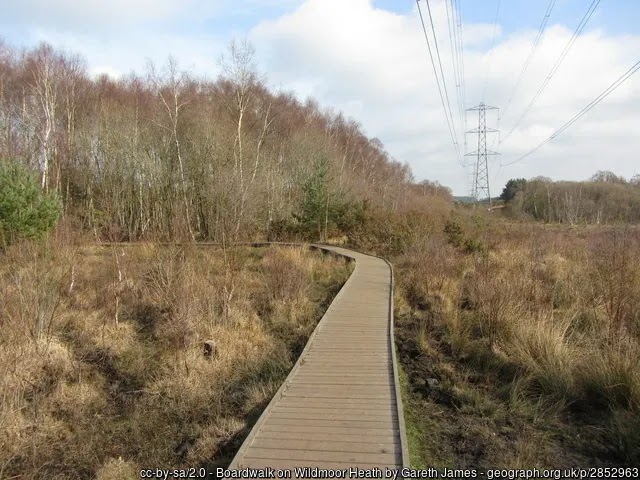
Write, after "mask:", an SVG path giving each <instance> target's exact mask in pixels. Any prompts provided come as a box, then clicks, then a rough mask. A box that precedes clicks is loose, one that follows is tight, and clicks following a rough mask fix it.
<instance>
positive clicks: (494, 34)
mask: <svg viewBox="0 0 640 480" xmlns="http://www.w3.org/2000/svg"><path fill="white" fill-rule="evenodd" d="M499 15H500V0H498V5H497V7H496V18H495V20H494V21H493V36H492V37H491V48H490V49H489V61H488V62H487V72H486V74H485V78H484V89H483V90H482V101H483V102H484V97H485V94H486V93H487V85H488V84H489V72H490V71H491V60H492V59H493V46H494V44H495V41H496V29H497V28H498V17H499Z"/></svg>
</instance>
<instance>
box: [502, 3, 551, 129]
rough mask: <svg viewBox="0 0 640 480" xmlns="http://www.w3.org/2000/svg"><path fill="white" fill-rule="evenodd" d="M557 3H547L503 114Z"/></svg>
mask: <svg viewBox="0 0 640 480" xmlns="http://www.w3.org/2000/svg"><path fill="white" fill-rule="evenodd" d="M555 4H556V0H551V1H550V2H549V5H547V10H546V11H545V13H544V17H543V18H542V22H541V23H540V27H539V28H538V34H537V35H536V39H535V40H534V42H533V45H532V47H531V50H530V51H529V55H528V56H527V59H526V60H525V62H524V65H523V66H522V70H521V71H520V75H519V76H518V80H517V81H516V84H515V86H514V87H513V90H512V91H511V95H510V96H509V100H508V101H507V105H506V106H505V107H504V109H503V110H502V116H504V115H505V114H506V113H507V110H508V109H509V106H510V105H511V102H512V101H513V96H514V95H515V93H516V91H517V90H518V87H519V86H520V83H521V82H522V79H523V78H524V74H525V73H526V71H527V69H528V68H529V64H530V63H531V60H532V59H533V56H534V55H535V53H536V51H537V50H538V45H539V44H540V39H541V38H542V34H543V33H544V31H545V29H546V28H547V22H548V21H549V16H550V15H551V12H552V11H553V7H554V6H555Z"/></svg>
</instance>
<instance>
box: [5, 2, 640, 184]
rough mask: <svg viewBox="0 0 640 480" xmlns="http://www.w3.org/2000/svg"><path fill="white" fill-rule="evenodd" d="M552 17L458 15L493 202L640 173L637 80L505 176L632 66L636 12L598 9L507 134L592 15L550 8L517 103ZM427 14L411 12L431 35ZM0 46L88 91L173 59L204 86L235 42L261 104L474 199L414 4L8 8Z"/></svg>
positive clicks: (509, 12)
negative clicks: (338, 130) (355, 132)
mask: <svg viewBox="0 0 640 480" xmlns="http://www.w3.org/2000/svg"><path fill="white" fill-rule="evenodd" d="M549 1H550V0H502V1H499V0H457V3H458V4H459V5H460V11H461V17H462V29H463V50H464V66H465V81H464V84H465V86H466V88H465V97H466V105H465V107H467V108H469V107H472V106H475V105H477V104H478V103H479V102H481V101H483V100H484V102H485V103H486V104H489V105H492V106H496V107H498V110H494V111H490V112H488V113H487V125H488V126H490V127H493V128H497V129H500V131H501V133H500V134H499V136H498V134H491V135H489V137H488V144H489V146H490V147H492V148H493V150H496V151H498V152H500V153H501V155H499V156H494V157H491V159H490V163H489V178H490V182H491V193H492V196H494V195H498V194H499V193H500V191H501V189H502V187H503V186H504V184H505V183H506V181H507V180H508V179H510V178H519V177H525V178H532V177H535V176H545V177H550V178H552V179H556V180H559V179H565V180H584V179H587V178H589V177H590V176H591V175H593V174H594V173H595V172H596V171H598V170H611V171H613V172H614V173H616V174H618V175H622V176H624V177H626V178H630V177H631V176H633V175H634V174H637V173H640V167H639V166H638V165H640V162H638V157H639V155H638V152H640V73H638V74H636V75H635V76H633V77H631V78H630V79H629V80H628V81H627V82H625V83H624V84H623V85H622V86H621V87H620V88H618V89H617V90H616V91H615V92H613V93H612V94H611V95H610V96H608V97H607V98H606V100H605V101H603V102H602V103H601V104H599V105H598V106H596V107H595V108H594V109H593V110H591V111H590V112H589V113H588V114H587V115H586V116H584V117H583V118H582V119H581V120H579V121H578V122H576V123H575V124H574V125H573V126H571V128H569V129H568V130H567V131H566V132H565V133H563V134H562V135H561V136H559V137H557V138H556V139H554V140H553V141H552V142H550V143H548V144H546V145H545V146H543V147H542V148H540V149H539V150H538V151H536V152H535V153H533V154H532V155H530V156H528V157H526V158H525V159H523V160H521V161H518V162H516V163H513V164H511V165H507V164H508V163H512V162H514V161H515V160H517V159H518V158H519V157H521V156H522V155H523V154H525V153H527V152H529V151H530V150H531V149H533V148H534V147H536V146H537V145H538V144H540V143H541V142H542V141H543V140H545V139H546V138H548V137H549V136H550V135H551V134H552V133H553V132H554V131H555V130H557V129H558V128H559V127H561V126H562V125H563V124H565V123H566V122H567V121H568V120H570V119H571V118H572V117H573V116H574V115H575V114H576V113H577V112H579V111H580V110H581V109H582V108H583V107H585V106H586V105H587V104H589V103H590V102H591V101H592V100H593V99H594V98H595V97H596V96H597V95H599V94H600V93H601V92H602V91H603V90H604V89H606V88H607V87H608V86H609V85H611V84H612V83H613V82H614V81H615V80H616V79H617V78H618V77H619V76H620V75H622V74H623V73H624V72H626V71H627V70H628V69H629V68H631V67H632V66H633V65H634V64H635V63H636V62H638V61H639V60H640V58H639V57H640V25H639V22H638V21H637V19H638V18H640V2H638V1H637V0H616V1H612V0H602V1H601V2H600V4H599V5H598V7H597V9H596V10H595V13H594V15H593V16H592V17H591V19H590V21H589V23H588V24H587V25H586V27H585V29H584V31H583V32H582V34H581V35H580V37H578V39H577V41H576V42H575V44H574V45H573V47H572V49H571V50H570V51H569V53H568V55H567V57H566V59H565V60H564V61H563V63H562V64H561V65H560V68H559V69H558V70H557V72H556V74H555V75H554V76H553V77H552V78H551V80H550V81H549V84H548V86H547V88H546V89H545V90H544V91H543V93H542V94H541V95H540V97H539V99H538V100H537V102H536V103H535V104H534V105H533V107H532V108H531V109H530V111H529V113H528V114H527V115H526V116H524V117H523V118H522V120H521V121H520V122H517V120H518V119H519V118H520V117H521V115H522V113H523V112H524V111H525V110H526V107H527V105H528V104H529V103H530V101H531V100H532V98H533V97H534V95H535V93H536V92H537V91H538V89H539V87H540V85H541V84H542V83H543V81H544V80H545V78H547V76H548V74H549V71H550V70H551V67H552V66H553V65H554V63H555V62H556V59H557V58H558V56H559V55H560V53H561V52H562V50H563V48H564V47H565V45H566V44H567V42H568V41H569V39H570V38H571V36H572V34H573V32H574V30H575V28H576V26H577V25H578V23H579V22H580V20H581V19H582V17H583V15H584V14H585V12H586V11H587V8H588V7H589V5H590V4H591V3H592V1H593V0H556V2H555V5H554V8H553V10H552V12H551V14H550V16H549V20H548V23H547V28H546V30H545V33H544V36H543V37H542V39H541V41H540V43H539V46H538V48H537V50H536V53H535V55H534V56H533V58H532V61H531V63H530V65H529V67H528V69H527V71H526V73H525V75H524V76H523V77H522V81H521V82H520V83H519V84H518V87H517V89H515V90H514V88H515V86H516V83H517V80H518V78H519V74H520V72H521V71H522V68H523V65H524V62H525V59H526V58H527V56H528V54H529V52H530V51H531V48H532V45H533V43H534V40H535V38H536V34H537V32H538V27H539V25H540V23H541V21H542V19H543V16H544V14H545V11H546V9H547V5H548V3H549ZM425 2H426V0H420V6H421V9H422V12H423V15H425V20H426V21H427V27H428V28H429V23H428V22H429V20H428V16H427V8H426V3H425ZM429 5H430V8H431V12H432V14H433V21H434V26H435V30H436V36H437V40H438V46H439V50H440V54H441V58H442V64H443V69H444V72H445V82H446V87H447V91H448V93H449V97H450V102H451V109H452V111H453V117H454V124H455V126H456V135H457V137H458V139H459V145H460V147H461V150H464V141H463V139H464V138H465V135H464V133H463V132H464V131H465V130H468V129H472V128H476V127H477V121H478V120H477V113H472V112H469V113H468V114H467V115H466V120H465V119H464V116H461V115H459V114H458V112H460V107H459V106H458V104H457V98H458V95H457V88H456V82H455V80H454V75H453V62H452V61H451V57H452V55H451V48H450V44H449V31H448V28H447V9H446V4H445V1H444V0H430V2H429ZM498 5H499V8H498ZM496 20H497V22H496ZM0 37H3V38H4V40H5V41H6V42H7V43H9V44H11V45H13V46H16V47H31V46H34V45H37V44H38V43H39V42H42V41H45V42H48V43H50V44H52V45H53V46H55V47H57V48H61V49H64V50H66V51H68V52H72V53H78V54H80V55H82V56H83V57H84V58H85V59H86V62H87V65H88V69H89V72H90V73H91V74H93V75H97V74H100V73H107V74H109V75H111V76H114V77H118V76H121V75H126V74H128V73H130V72H132V71H135V72H137V73H144V71H145V68H146V65H147V63H148V61H152V62H154V63H155V64H157V65H162V64H163V63H166V61H167V58H168V56H169V55H172V56H173V57H175V58H176V59H177V60H178V63H179V65H180V67H181V68H183V69H185V70H188V71H191V72H192V73H193V74H196V75H199V76H202V77H206V78H210V79H215V78H216V77H217V75H218V74H219V73H220V62H219V60H220V57H221V55H222V54H224V52H225V50H226V49H227V47H228V45H229V42H230V41H231V40H232V39H234V38H235V39H239V40H243V39H248V40H249V41H250V42H251V43H252V44H253V45H254V47H255V49H256V56H257V58H256V60H257V65H258V68H259V71H260V73H261V74H262V75H263V76H264V78H265V79H266V82H267V83H268V85H269V86H270V87H271V88H273V89H274V90H278V91H292V92H294V94H295V95H296V96H297V97H298V98H299V99H300V100H302V101H304V100H305V99H306V98H307V97H314V98H315V99H317V100H318V101H319V103H320V104H321V105H322V106H323V107H326V108H327V109H332V110H334V111H342V112H344V114H345V115H346V116H347V117H352V118H354V119H355V120H356V121H358V122H359V123H360V125H362V128H363V130H364V132H365V133H366V134H367V135H368V136H370V137H377V138H379V139H380V140H381V141H382V142H383V143H384V145H385V147H386V148H387V150H388V152H389V153H390V155H391V156H392V157H393V158H394V159H396V160H398V161H401V162H406V163H408V164H409V165H410V166H411V169H412V171H413V173H414V176H415V178H416V180H418V181H419V180H423V179H430V180H437V181H439V182H440V183H442V184H443V185H447V186H449V187H450V188H452V190H453V192H454V194H456V195H466V194H468V192H469V188H470V178H471V167H470V164H471V163H472V162H473V157H466V164H467V165H463V164H461V162H460V159H459V158H458V157H457V155H456V153H455V149H454V145H453V141H452V139H451V136H450V134H449V130H448V128H447V123H446V117H445V113H444V109H443V106H442V104H441V100H440V97H439V95H438V88H437V84H436V79H435V76H434V72H433V68H432V65H431V61H430V59H429V53H428V49H427V43H426V41H425V38H424V33H423V31H422V26H421V24H420V18H419V15H418V9H417V6H416V2H415V1H413V0H110V1H108V2H106V1H104V0H57V1H56V2H51V1H50V0H2V3H1V4H0ZM432 45H433V44H432ZM509 99H511V100H512V101H511V102H509ZM507 107H508V108H507ZM514 127H516V128H515V129H514ZM512 130H513V131H512ZM511 131H512V133H511V135H509V136H507V134H508V133H509V132H511ZM466 139H467V141H468V147H467V150H466V151H472V150H474V149H475V147H474V146H473V145H474V144H475V143H477V138H476V137H475V136H474V135H472V134H467V135H466ZM463 160H464V159H463ZM462 163H465V162H464V161H463V162H462Z"/></svg>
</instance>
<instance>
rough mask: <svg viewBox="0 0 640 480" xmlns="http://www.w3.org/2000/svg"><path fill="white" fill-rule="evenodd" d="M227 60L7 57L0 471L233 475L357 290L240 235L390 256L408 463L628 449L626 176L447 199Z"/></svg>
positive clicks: (237, 61)
mask: <svg viewBox="0 0 640 480" xmlns="http://www.w3.org/2000/svg"><path fill="white" fill-rule="evenodd" d="M221 67H222V74H221V75H220V77H219V78H217V79H215V80H202V79H198V78H195V77H194V76H192V75H191V74H189V73H188V72H184V71H182V70H180V69H179V67H178V65H177V63H176V62H175V61H169V62H168V63H167V65H166V66H164V67H162V68H156V67H153V66H150V67H149V68H148V70H147V72H146V73H145V75H144V76H137V75H133V74H132V75H130V76H128V77H124V78H121V79H118V80H114V79H112V78H109V77H107V76H100V77H98V78H91V77H90V76H89V75H88V73H87V71H86V67H85V66H84V62H83V61H82V59H80V58H78V57H76V56H74V55H70V54H67V53H64V52H59V51H56V50H54V49H53V48H51V47H50V46H47V45H42V46H39V47H37V48H35V49H31V50H24V51H22V50H17V49H13V48H11V47H9V46H7V45H4V44H1V43H0V159H1V160H2V163H1V167H0V168H1V170H0V182H1V183H0V234H1V235H2V238H1V240H2V244H1V245H0V295H1V298H2V303H1V304H0V378H1V379H2V383H1V384H0V393H1V395H0V477H3V476H6V477H9V478H11V477H12V476H16V475H22V476H23V477H26V478H43V477H50V478H53V477H56V476H57V477H59V478H91V477H92V476H97V477H98V478H102V479H107V478H128V477H131V478H135V470H136V468H139V467H142V466H151V465H162V466H165V467H169V466H178V465H191V466H193V465H223V464H225V462H228V461H229V459H230V457H231V456H232V455H233V453H234V449H235V448H237V446H238V445H239V442H241V440H242V438H243V436H244V435H245V434H246V432H247V429H248V428H249V427H250V425H251V422H252V421H254V420H255V418H257V415H258V414H259V413H260V411H261V409H262V408H263V407H264V405H265V403H266V401H268V399H269V398H270V395H271V394H272V393H273V392H274V391H275V389H276V388H277V387H278V385H279V383H280V382H281V380H282V379H283V378H284V376H285V375H286V373H287V371H288V369H289V368H290V367H291V365H292V362H293V361H294V360H295V358H296V355H297V354H298V353H299V352H300V350H301V347H302V346H303V345H304V342H305V341H306V340H305V339H306V338H307V336H308V334H309V333H310V332H311V330H312V329H313V327H314V325H315V322H316V321H317V320H318V319H319V318H320V314H321V312H322V310H323V308H324V307H325V306H326V304H327V302H328V301H330V298H331V296H332V295H333V294H334V293H335V292H336V291H337V288H338V287H339V285H340V284H341V283H342V282H343V281H344V279H345V278H346V277H347V276H348V267H347V266H345V265H344V264H342V263H341V262H339V261H336V260H329V259H328V258H320V257H319V256H316V255H315V254H313V253H311V252H308V251H306V250H304V249H284V250H278V249H271V248H270V249H250V248H245V247H238V246H235V247H233V246H231V245H232V244H233V243H234V242H241V241H253V240H286V241H300V240H303V241H304V240H312V241H335V242H341V243H343V244H346V245H349V246H352V247H355V248H358V249H361V250H364V251H368V252H372V253H377V254H379V255H382V256H385V257H386V258H388V259H390V260H391V261H392V262H393V263H394V264H395V276H396V279H397V290H396V292H395V297H396V301H395V305H396V325H397V332H396V334H397V336H396V340H397V349H398V353H399V360H400V362H401V367H402V369H403V370H404V376H403V380H404V395H405V398H404V401H405V404H406V412H407V423H408V428H409V434H410V439H411V451H412V461H413V463H414V464H415V465H424V466H433V465H436V464H440V465H447V466H452V465H455V466H463V465H464V466H505V467H506V466H534V465H537V466H557V467H560V466H568V465H574V466H578V465H579V466H584V465H587V464H589V465H630V464H633V463H637V462H638V461H640V459H639V458H638V452H640V436H639V435H638V432H639V431H640V374H639V373H638V372H640V317H639V316H638V315H639V313H638V312H640V232H639V231H638V229H637V227H636V226H634V225H633V224H635V223H637V222H638V220H640V203H639V201H638V198H639V195H640V193H639V192H640V186H639V185H638V181H637V179H636V178H634V179H632V180H629V181H627V180H625V179H621V178H619V177H617V176H615V175H613V174H611V173H608V172H600V173H599V174H597V175H596V176H594V178H592V179H590V180H589V181H587V182H573V183H572V182H552V181H551V180H549V179H544V178H537V179H531V180H524V179H514V180H512V181H510V182H509V184H507V186H506V187H505V191H504V192H503V201H504V202H505V208H504V209H502V210H501V211H498V210H495V211H493V212H491V213H489V212H486V211H484V210H482V209H480V208H476V209H473V208H470V207H465V206H455V205H454V203H453V199H452V197H451V193H450V191H449V190H448V189H447V188H445V187H442V186H441V185H439V184H437V183H434V182H429V181H422V182H419V183H418V182H416V181H415V180H414V179H413V177H412V175H411V172H410V169H409V168H408V166H406V165H404V164H402V163H400V162H398V161H396V160H395V159H393V158H391V156H390V155H389V154H388V153H387V152H386V151H385V149H384V147H383V145H382V144H381V142H380V141H378V140H377V139H371V138H368V137H367V136H366V135H365V134H364V133H363V129H362V128H361V127H360V126H359V125H358V124H357V123H356V122H355V121H353V120H350V119H345V118H344V117H343V115H342V114H340V113H336V112H332V111H330V110H323V109H321V107H320V106H319V105H318V104H317V103H316V102H314V101H313V100H312V99H309V100H306V101H304V102H301V101H300V100H298V99H296V98H295V97H294V95H293V94H290V93H282V92H273V91H270V90H269V89H268V88H267V86H266V81H265V80H264V79H263V78H262V77H261V76H260V75H259V74H258V73H257V72H256V70H255V67H254V65H253V50H252V48H251V47H250V46H249V45H246V44H233V45H232V46H231V47H230V49H229V52H228V54H227V56H226V57H225V59H223V61H222V63H221ZM25 212H29V213H28V214H26V213H25ZM105 241H107V242H138V243H140V245H137V246H123V245H116V246H110V247H104V246H97V245H96V243H97V242H105ZM157 241H162V242H169V245H168V246H160V245H157V244H156V245H155V246H154V244H153V243H151V242H157ZM200 241H206V242H215V243H216V244H218V245H219V247H206V248H205V247H197V246H195V244H196V242H200ZM145 242H148V243H145ZM178 242H180V243H186V244H192V245H191V246H177V245H176V243H178ZM171 245H173V246H171ZM209 340H212V341H214V342H215V344H206V345H207V347H206V348H207V349H209V350H207V352H208V354H207V355H209V356H205V355H204V353H205V351H204V348H205V343H204V342H206V341H209Z"/></svg>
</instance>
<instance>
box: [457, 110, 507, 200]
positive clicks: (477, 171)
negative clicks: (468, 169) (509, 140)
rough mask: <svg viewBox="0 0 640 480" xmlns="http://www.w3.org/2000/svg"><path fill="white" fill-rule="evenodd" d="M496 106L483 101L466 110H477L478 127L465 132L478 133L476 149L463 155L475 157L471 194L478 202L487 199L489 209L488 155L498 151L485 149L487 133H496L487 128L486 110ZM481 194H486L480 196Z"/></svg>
mask: <svg viewBox="0 0 640 480" xmlns="http://www.w3.org/2000/svg"><path fill="white" fill-rule="evenodd" d="M497 109H498V107H491V106H489V105H485V104H484V103H483V102H481V103H480V105H477V106H475V107H472V108H468V109H467V111H476V110H477V111H478V128H474V129H473V130H468V131H467V133H477V134H478V149H477V150H476V151H474V152H469V153H466V154H465V157H476V161H475V164H474V166H473V181H472V183H471V196H472V197H473V198H475V200H476V203H478V202H479V201H480V200H482V199H483V198H488V199H489V209H491V190H490V189H489V162H488V157H489V155H499V153H498V152H494V151H492V150H489V149H487V133H496V132H498V130H496V129H495V128H487V110H497ZM481 195H486V197H485V196H481Z"/></svg>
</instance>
